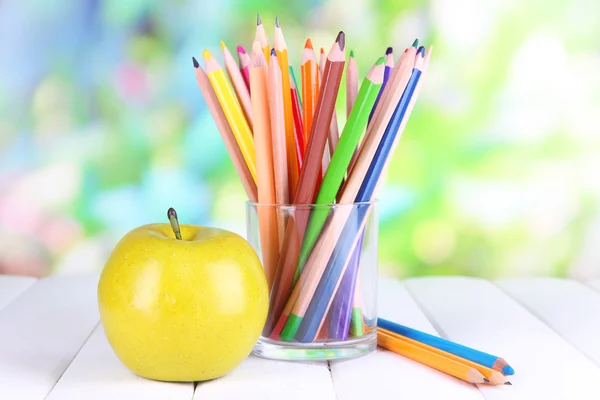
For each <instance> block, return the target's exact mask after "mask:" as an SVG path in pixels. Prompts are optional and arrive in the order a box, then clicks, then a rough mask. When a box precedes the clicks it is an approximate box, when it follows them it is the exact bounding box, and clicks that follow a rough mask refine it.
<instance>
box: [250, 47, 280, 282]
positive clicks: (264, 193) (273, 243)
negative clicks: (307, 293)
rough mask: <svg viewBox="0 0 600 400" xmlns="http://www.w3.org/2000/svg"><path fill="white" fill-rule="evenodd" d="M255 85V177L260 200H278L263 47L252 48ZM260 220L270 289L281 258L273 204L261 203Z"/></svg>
mask: <svg viewBox="0 0 600 400" xmlns="http://www.w3.org/2000/svg"><path fill="white" fill-rule="evenodd" d="M250 86H251V88H252V93H253V95H252V114H253V115H254V121H255V124H254V143H255V148H256V178H257V186H258V202H259V203H260V204H275V183H274V174H273V149H272V142H271V122H270V114H269V99H268V92H267V62H266V61H265V56H264V54H263V52H262V49H256V50H255V51H253V52H252V62H251V67H250ZM258 220H259V230H260V240H261V250H262V258H263V268H264V271H265V275H266V278H267V284H268V285H269V289H270V288H271V284H272V283H273V277H274V276H275V268H277V260H278V259H279V239H278V232H277V216H276V210H275V208H273V207H266V206H262V205H259V206H258Z"/></svg>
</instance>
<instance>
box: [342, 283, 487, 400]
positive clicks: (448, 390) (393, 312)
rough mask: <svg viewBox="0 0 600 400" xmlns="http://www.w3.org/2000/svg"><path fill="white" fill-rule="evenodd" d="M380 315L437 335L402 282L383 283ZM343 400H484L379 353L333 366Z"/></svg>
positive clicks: (473, 390)
mask: <svg viewBox="0 0 600 400" xmlns="http://www.w3.org/2000/svg"><path fill="white" fill-rule="evenodd" d="M378 306H379V311H378V313H379V315H380V316H381V317H383V318H386V319H389V320H392V321H396V322H399V323H401V324H403V325H407V326H410V327H413V328H415V329H419V330H422V331H425V332H427V333H431V334H436V331H435V329H434V327H433V326H432V325H431V323H429V321H428V320H427V317H426V316H425V315H424V314H423V312H422V311H421V310H420V308H419V307H418V306H417V304H416V303H415V302H414V300H413V299H412V298H411V297H410V296H409V295H408V293H407V291H406V289H405V288H404V286H403V285H402V284H401V283H400V281H398V280H389V279H380V281H379V290H378ZM331 374H332V377H333V382H334V385H335V390H336V393H337V395H338V398H339V399H342V400H343V399H369V398H389V399H458V400H469V399H483V398H484V397H483V396H482V394H481V393H480V392H479V390H477V387H476V386H474V385H471V384H468V383H466V382H463V381H461V380H459V379H456V378H453V377H451V376H449V375H446V374H444V373H442V372H439V371H436V370H434V369H431V368H429V367H427V366H425V365H422V364H419V363H417V362H414V361H412V360H410V359H407V358H405V357H402V356H400V355H397V354H395V353H392V352H389V351H387V350H377V351H376V352H375V353H372V354H370V355H368V356H366V357H361V358H358V359H355V360H348V361H336V362H332V363H331Z"/></svg>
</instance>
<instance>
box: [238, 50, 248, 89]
mask: <svg viewBox="0 0 600 400" xmlns="http://www.w3.org/2000/svg"><path fill="white" fill-rule="evenodd" d="M237 54H238V62H239V64H240V72H241V73H242V76H243V77H244V82H245V83H246V87H247V88H248V93H251V91H250V72H249V68H250V56H249V55H248V54H247V53H246V50H245V49H244V47H242V46H238V47H237Z"/></svg>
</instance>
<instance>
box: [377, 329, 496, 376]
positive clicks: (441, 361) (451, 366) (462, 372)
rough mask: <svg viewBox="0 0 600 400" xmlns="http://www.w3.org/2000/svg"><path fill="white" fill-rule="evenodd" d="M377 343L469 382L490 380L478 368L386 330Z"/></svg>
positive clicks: (379, 335)
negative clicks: (398, 337)
mask: <svg viewBox="0 0 600 400" xmlns="http://www.w3.org/2000/svg"><path fill="white" fill-rule="evenodd" d="M377 344H378V345H379V346H381V347H383V348H384V349H386V350H390V351H393V352H394V353H396V354H399V355H402V356H404V357H407V358H410V359H411V360H414V361H416V362H418V363H421V364H425V365H427V366H428V367H431V368H433V369H436V370H438V371H441V372H444V373H446V374H448V375H452V376H454V377H455V378H458V379H461V380H463V381H465V382H469V383H487V382H488V380H487V379H486V378H485V377H484V376H483V375H482V374H481V373H480V372H479V371H477V369H475V368H473V367H470V366H467V365H465V364H462V363H460V362H457V361H454V360H451V359H449V358H445V357H442V356H440V355H438V354H435V353H432V352H430V351H428V350H426V349H423V348H421V347H419V346H415V345H413V344H411V343H408V342H404V341H401V340H394V338H392V337H391V336H388V335H386V334H385V333H384V332H377Z"/></svg>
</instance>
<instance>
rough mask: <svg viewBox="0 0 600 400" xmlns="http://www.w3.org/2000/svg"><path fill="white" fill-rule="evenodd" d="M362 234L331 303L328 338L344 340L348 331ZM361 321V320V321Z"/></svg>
mask: <svg viewBox="0 0 600 400" xmlns="http://www.w3.org/2000/svg"><path fill="white" fill-rule="evenodd" d="M363 237H364V236H363V235H361V237H360V239H359V242H358V244H357V245H356V248H355V249H354V252H353V253H352V258H350V261H349V263H348V268H346V271H345V272H344V276H343V278H342V281H341V282H340V287H339V289H338V291H337V292H336V294H335V297H334V298H333V303H332V304H331V317H330V319H329V338H330V339H338V340H346V339H348V332H349V331H350V320H351V318H352V309H353V308H354V291H355V290H356V278H357V277H358V269H359V266H360V250H361V248H362V241H363ZM361 322H362V321H361Z"/></svg>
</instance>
